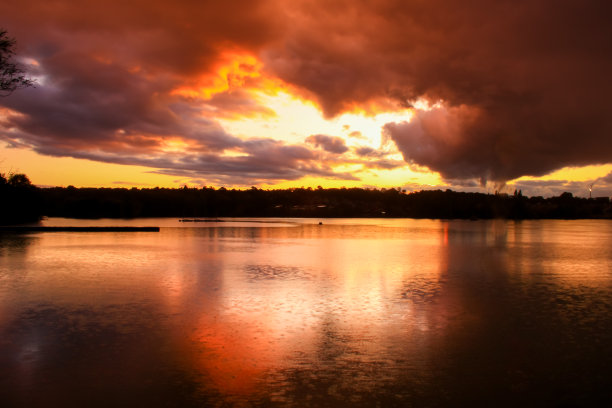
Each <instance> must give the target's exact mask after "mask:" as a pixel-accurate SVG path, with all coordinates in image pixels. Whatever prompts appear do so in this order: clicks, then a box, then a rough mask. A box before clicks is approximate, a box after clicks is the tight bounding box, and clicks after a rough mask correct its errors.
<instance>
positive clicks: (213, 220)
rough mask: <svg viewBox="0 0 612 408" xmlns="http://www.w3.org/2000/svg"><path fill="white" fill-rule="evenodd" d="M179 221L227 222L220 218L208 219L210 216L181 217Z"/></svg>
mask: <svg viewBox="0 0 612 408" xmlns="http://www.w3.org/2000/svg"><path fill="white" fill-rule="evenodd" d="M179 222H225V221H224V220H219V219H216V218H215V219H208V218H181V219H180V220H179Z"/></svg>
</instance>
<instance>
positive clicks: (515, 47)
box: [0, 0, 612, 183]
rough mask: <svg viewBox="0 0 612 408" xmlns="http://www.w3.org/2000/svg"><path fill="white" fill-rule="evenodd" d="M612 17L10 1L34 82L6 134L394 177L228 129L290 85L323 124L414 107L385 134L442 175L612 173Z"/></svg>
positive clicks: (101, 152)
mask: <svg viewBox="0 0 612 408" xmlns="http://www.w3.org/2000/svg"><path fill="white" fill-rule="evenodd" d="M611 12H612V4H611V3H609V2H606V1H598V0H593V1H586V2H577V1H573V0H554V1H553V0H535V1H526V0H518V1H517V0H512V1H511V0H499V1H494V2H491V1H486V0H466V1H462V2H456V1H451V0H430V1H404V0H381V1H376V2H372V1H368V0H329V1H325V2H321V1H314V0H295V1H291V2H287V1H280V0H263V1H248V0H233V1H227V2H212V1H207V2H193V1H177V2H174V3H172V5H169V4H168V3H167V2H161V1H147V2H143V1H131V2H124V1H118V0H109V1H106V2H96V1H92V0H86V1H82V2H79V3H78V4H76V3H74V2H70V1H68V0H53V1H42V0H21V1H19V2H17V1H13V0H8V1H5V2H3V3H2V4H0V15H1V16H2V17H3V21H2V22H0V24H1V25H2V26H3V27H4V28H6V29H7V30H8V31H9V33H10V35H12V36H14V37H16V38H17V40H18V46H19V49H18V54H19V55H20V56H22V57H24V60H23V63H24V64H26V65H28V66H29V67H30V68H31V72H32V73H33V75H34V76H35V78H36V79H37V81H38V86H37V87H36V88H35V89H28V90H24V91H22V92H17V93H15V94H13V95H12V96H11V97H10V98H3V99H1V100H0V106H3V107H5V108H7V109H8V110H7V111H6V112H8V113H3V114H2V115H0V121H1V122H2V123H1V126H2V127H1V128H0V137H2V138H3V140H5V141H6V142H8V143H9V144H11V145H13V146H20V147H24V146H25V147H29V148H32V149H34V150H36V151H38V152H41V153H44V154H50V155H56V156H71V157H86V158H90V159H92V160H101V161H107V162H113V163H125V164H141V165H147V166H150V167H152V168H153V169H158V170H157V171H160V172H164V173H172V174H179V173H180V174H188V175H189V176H194V177H195V175H206V176H207V177H211V178H216V179H219V180H220V179H223V180H230V179H231V178H232V177H237V178H238V177H241V179H249V180H266V179H267V180H280V179H286V180H296V179H298V178H300V177H303V176H307V175H311V176H324V177H347V179H350V178H354V176H347V175H346V174H344V173H341V174H337V173H335V172H334V170H333V166H332V163H333V162H332V157H330V156H334V155H335V156H337V157H336V159H337V162H336V163H339V162H340V161H342V160H344V159H346V163H350V160H351V157H355V155H356V156H357V157H358V158H360V159H361V160H362V161H363V162H364V163H365V162H366V161H367V160H369V161H370V162H371V163H370V162H368V163H370V164H367V165H368V166H371V168H394V167H397V164H396V163H395V162H393V161H385V160H384V155H377V154H376V153H375V152H374V151H373V149H372V147H367V146H363V147H356V148H355V147H353V146H352V145H350V142H349V146H350V148H349V146H347V145H346V142H345V139H343V138H340V137H332V136H327V135H324V134H317V135H313V136H310V137H309V138H308V140H307V142H308V143H310V144H311V146H310V147H309V146H308V145H299V146H298V145H294V144H289V143H287V142H283V141H279V140H274V141H273V140H271V139H267V135H265V134H248V135H245V134H240V135H237V134H230V133H229V132H228V131H226V130H225V128H224V127H223V126H222V125H221V123H223V120H237V119H241V118H254V117H255V118H260V119H270V120H272V119H273V118H275V115H276V114H277V113H276V112H275V110H274V109H273V108H272V107H270V106H265V105H264V103H263V102H262V101H261V100H259V99H258V98H256V97H255V96H254V93H253V92H251V91H252V90H253V89H265V88H266V87H269V86H271V85H270V83H274V84H276V85H274V86H277V85H278V84H279V83H282V84H284V85H286V86H287V89H290V91H291V92H293V93H295V94H299V96H300V97H301V98H303V99H307V100H312V101H314V102H315V103H316V104H318V106H320V108H321V109H322V110H323V112H324V114H325V115H326V116H327V117H329V118H332V117H334V116H336V115H338V114H341V113H342V112H345V111H352V112H369V113H377V112H381V111H390V110H393V109H396V108H397V109H399V108H406V107H409V106H412V107H414V116H413V117H412V118H407V119H410V120H407V121H405V122H403V121H401V120H397V121H393V122H391V123H388V124H387V125H386V126H385V127H384V129H383V131H384V137H386V138H387V139H389V140H392V141H393V142H395V144H396V145H397V147H398V148H399V150H400V151H401V153H402V154H403V157H404V159H405V161H406V162H407V163H409V164H411V165H413V166H415V167H419V166H420V167H422V166H426V167H427V168H429V169H431V170H435V171H439V172H440V173H441V175H442V177H444V178H445V179H448V180H481V181H488V180H491V181H495V182H498V183H503V182H505V181H508V180H512V179H515V178H517V177H519V176H522V175H535V176H539V175H543V174H545V173H548V172H550V171H552V170H554V169H558V168H561V167H563V166H581V165H586V164H601V163H610V162H612V143H610V142H609V141H610V135H611V134H612V115H610V113H609V108H608V104H609V102H608V100H609V95H611V94H612V81H610V80H609V75H610V72H612V57H610V56H611V55H612V40H611V39H612V25H611V24H609V21H608V20H609V16H610V14H611ZM266 81H269V82H266ZM272 93H273V92H272V91H270V94H272ZM3 112H4V111H3ZM349 129H350V131H351V132H352V133H350V135H349V136H347V137H350V138H351V139H352V140H353V141H355V140H357V139H362V140H366V139H365V138H364V136H363V134H362V133H360V130H359V129H357V128H354V127H353V126H352V125H351V126H350V127H349V126H348V125H347V127H346V129H345V131H346V132H349ZM303 131H304V132H305V134H309V133H308V132H309V131H308V130H307V129H305V130H303ZM315 132H325V131H322V130H319V129H316V130H312V133H315ZM366 134H368V135H369V133H367V132H366ZM369 137H371V136H369ZM293 140H295V139H293ZM312 145H314V146H315V147H319V148H321V149H323V150H325V152H326V154H325V155H323V156H324V157H323V159H322V158H321V157H322V156H321V155H317V154H314V153H313V151H311V148H312ZM262 146H263V147H262ZM385 166H387V167H385ZM240 175H242V176H240Z"/></svg>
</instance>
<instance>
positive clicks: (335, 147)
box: [306, 135, 348, 154]
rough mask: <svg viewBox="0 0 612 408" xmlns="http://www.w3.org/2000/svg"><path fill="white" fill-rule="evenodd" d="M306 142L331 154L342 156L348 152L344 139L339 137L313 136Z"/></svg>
mask: <svg viewBox="0 0 612 408" xmlns="http://www.w3.org/2000/svg"><path fill="white" fill-rule="evenodd" d="M306 142H307V143H310V144H312V145H314V146H316V147H320V148H322V149H323V150H325V151H326V152H330V153H336V154H342V153H344V152H347V151H348V147H346V144H345V143H344V139H342V138H341V137H338V136H328V135H311V136H308V137H307V138H306Z"/></svg>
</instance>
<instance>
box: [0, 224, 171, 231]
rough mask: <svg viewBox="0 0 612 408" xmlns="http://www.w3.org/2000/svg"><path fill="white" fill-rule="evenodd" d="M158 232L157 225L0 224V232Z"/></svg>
mask: <svg viewBox="0 0 612 408" xmlns="http://www.w3.org/2000/svg"><path fill="white" fill-rule="evenodd" d="M137 231H149V232H159V227H44V226H39V225H38V226H36V225H35V226H0V232H137Z"/></svg>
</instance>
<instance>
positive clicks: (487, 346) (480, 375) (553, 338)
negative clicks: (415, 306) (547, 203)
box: [430, 221, 612, 406]
mask: <svg viewBox="0 0 612 408" xmlns="http://www.w3.org/2000/svg"><path fill="white" fill-rule="evenodd" d="M537 227H538V226H537V225H536V224H529V225H528V226H525V225H523V224H521V223H509V222H499V221H498V222H477V223H472V222H467V221H464V222H462V221H455V222H450V223H449V232H448V241H447V242H448V245H447V246H446V247H445V251H446V254H445V260H442V261H441V262H443V263H444V265H446V266H445V268H446V280H445V283H444V285H443V288H442V291H441V294H440V296H439V300H438V301H437V302H435V303H434V304H432V307H431V308H430V313H431V316H432V319H435V318H436V316H440V314H442V313H446V315H447V316H448V319H447V321H446V326H445V328H444V331H440V332H439V333H438V335H437V336H433V337H432V340H433V347H432V348H431V353H432V354H431V362H430V368H431V370H432V374H433V378H432V385H434V386H435V388H438V389H442V390H444V393H445V394H446V395H447V397H448V398H449V401H453V404H456V405H460V406H484V405H488V403H489V402H490V401H496V403H495V405H496V406H525V405H529V406H559V405H568V406H573V405H577V406H595V405H601V404H602V403H604V402H609V399H610V394H609V393H608V391H607V385H606V383H607V382H609V381H610V374H609V372H608V371H607V370H606V367H607V366H608V365H609V363H610V362H611V361H612V353H611V352H610V351H608V350H604V349H602V348H601V347H600V344H608V343H609V342H610V341H611V340H612V335H610V332H609V330H607V329H606V327H609V326H610V324H612V319H611V318H610V315H611V312H612V310H611V308H610V304H609V303H608V304H607V305H606V306H603V305H604V304H605V300H602V296H603V299H610V292H609V289H608V290H607V291H603V292H602V291H601V290H600V289H593V290H590V291H589V290H586V289H585V288H584V287H580V286H578V287H575V288H573V289H571V288H568V287H567V286H565V287H564V286H563V285H560V284H559V283H560V282H559V281H558V280H557V279H556V278H555V277H554V276H553V275H552V274H551V273H550V272H551V271H549V270H546V269H544V268H543V267H542V265H544V264H545V262H546V260H545V259H544V257H545V256H548V255H546V254H547V248H548V247H549V246H550V245H551V244H550V242H546V241H542V242H541V241H538V240H537V239H536V240H533V239H532V238H529V239H527V238H528V234H529V233H531V232H530V229H533V228H535V229H537ZM568 266H569V265H566V267H568ZM589 292H590V293H589ZM560 298H561V299H564V300H565V301H566V303H559V302H558V299H560ZM594 299H599V300H594ZM593 302H594V303H593ZM602 302H603V303H602ZM595 304H596V305H599V306H600V307H599V308H596V307H593V305H595ZM602 306H603V307H602ZM575 309H580V310H582V312H583V313H572V314H571V317H570V314H569V313H568V311H570V310H571V311H575ZM432 392H433V390H432ZM500 395H503V396H504V400H503V401H500V400H499V399H498V398H499V396H500ZM604 405H605V404H604Z"/></svg>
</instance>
